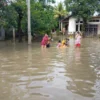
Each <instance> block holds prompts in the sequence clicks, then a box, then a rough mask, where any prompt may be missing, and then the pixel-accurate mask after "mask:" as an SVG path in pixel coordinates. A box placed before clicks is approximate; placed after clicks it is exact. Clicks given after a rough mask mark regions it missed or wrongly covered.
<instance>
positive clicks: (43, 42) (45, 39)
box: [41, 34, 49, 48]
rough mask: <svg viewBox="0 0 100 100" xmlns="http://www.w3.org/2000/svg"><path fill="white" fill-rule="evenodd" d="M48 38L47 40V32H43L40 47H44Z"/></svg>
mask: <svg viewBox="0 0 100 100" xmlns="http://www.w3.org/2000/svg"><path fill="white" fill-rule="evenodd" d="M48 40H49V37H48V35H47V34H45V35H44V37H43V39H42V41H41V47H42V48H46V45H47V43H48Z"/></svg>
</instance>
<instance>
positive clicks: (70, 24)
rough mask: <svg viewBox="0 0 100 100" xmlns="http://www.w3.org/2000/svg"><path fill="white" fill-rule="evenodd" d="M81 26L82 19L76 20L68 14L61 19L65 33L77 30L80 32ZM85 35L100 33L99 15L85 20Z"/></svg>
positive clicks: (72, 32)
mask: <svg viewBox="0 0 100 100" xmlns="http://www.w3.org/2000/svg"><path fill="white" fill-rule="evenodd" d="M82 26H83V20H82V19H80V20H78V19H76V18H74V17H72V16H68V17H66V18H65V19H63V20H62V27H65V29H66V33H67V34H74V33H75V32H77V31H79V32H81V31H82ZM85 35H100V16H95V17H92V19H91V20H90V21H88V22H87V26H86V28H85Z"/></svg>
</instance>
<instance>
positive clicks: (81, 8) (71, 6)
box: [65, 0, 100, 31]
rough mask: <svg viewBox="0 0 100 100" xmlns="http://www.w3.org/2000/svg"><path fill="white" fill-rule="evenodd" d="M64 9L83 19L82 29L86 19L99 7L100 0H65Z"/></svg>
mask: <svg viewBox="0 0 100 100" xmlns="http://www.w3.org/2000/svg"><path fill="white" fill-rule="evenodd" d="M65 5H66V9H67V10H68V11H69V12H71V13H72V15H73V16H75V17H76V18H78V19H80V18H82V19H83V31H85V27H86V24H87V21H88V20H89V19H90V18H91V17H92V16H93V14H94V13H95V11H97V10H98V9H99V8H100V0H65Z"/></svg>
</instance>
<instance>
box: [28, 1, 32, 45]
mask: <svg viewBox="0 0 100 100" xmlns="http://www.w3.org/2000/svg"><path fill="white" fill-rule="evenodd" d="M27 16H28V44H31V43H32V41H31V38H32V37H31V14H30V0H27Z"/></svg>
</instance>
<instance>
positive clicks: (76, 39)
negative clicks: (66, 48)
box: [75, 33, 81, 47]
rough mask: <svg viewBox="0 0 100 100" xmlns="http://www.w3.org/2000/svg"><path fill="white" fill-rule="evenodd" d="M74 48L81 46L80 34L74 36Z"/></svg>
mask: <svg viewBox="0 0 100 100" xmlns="http://www.w3.org/2000/svg"><path fill="white" fill-rule="evenodd" d="M75 46H76V47H80V46H81V35H80V33H77V34H76V36H75Z"/></svg>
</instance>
